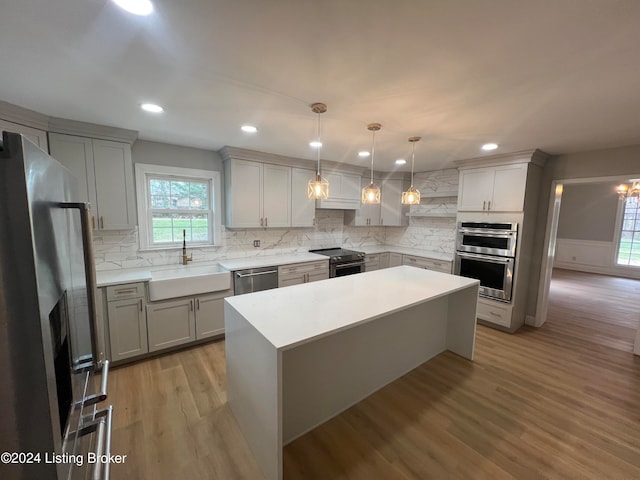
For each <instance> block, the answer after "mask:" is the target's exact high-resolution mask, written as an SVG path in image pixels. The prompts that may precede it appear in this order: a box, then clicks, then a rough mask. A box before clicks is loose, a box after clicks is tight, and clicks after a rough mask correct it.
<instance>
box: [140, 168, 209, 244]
mask: <svg viewBox="0 0 640 480" xmlns="http://www.w3.org/2000/svg"><path fill="white" fill-rule="evenodd" d="M136 185H137V188H138V191H137V197H138V225H139V228H140V246H141V248H142V249H153V248H163V247H164V248H173V247H180V246H182V239H183V231H184V232H185V234H186V240H187V243H188V244H189V245H192V246H193V245H196V246H197V245H214V244H215V240H216V237H217V232H218V231H219V228H218V227H219V226H220V219H219V218H218V217H219V215H217V214H216V212H217V208H216V207H219V205H220V192H219V185H220V178H219V172H213V171H207V170H192V169H183V168H178V167H163V166H155V165H147V164H136Z"/></svg>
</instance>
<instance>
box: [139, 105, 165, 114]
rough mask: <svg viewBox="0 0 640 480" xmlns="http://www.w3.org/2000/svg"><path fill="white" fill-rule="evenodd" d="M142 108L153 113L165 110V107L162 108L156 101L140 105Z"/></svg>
mask: <svg viewBox="0 0 640 480" xmlns="http://www.w3.org/2000/svg"><path fill="white" fill-rule="evenodd" d="M140 108H141V109H143V110H144V111H145V112H151V113H162V112H164V108H162V107H161V106H160V105H156V104H155V103H143V104H142V105H140Z"/></svg>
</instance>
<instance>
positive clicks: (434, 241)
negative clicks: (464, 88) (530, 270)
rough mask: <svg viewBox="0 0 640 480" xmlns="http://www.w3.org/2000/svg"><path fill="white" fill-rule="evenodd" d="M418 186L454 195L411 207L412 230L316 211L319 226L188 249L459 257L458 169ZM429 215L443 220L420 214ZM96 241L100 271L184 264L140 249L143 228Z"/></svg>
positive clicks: (199, 252)
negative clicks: (401, 251)
mask: <svg viewBox="0 0 640 480" xmlns="http://www.w3.org/2000/svg"><path fill="white" fill-rule="evenodd" d="M414 184H415V186H416V188H418V189H419V190H420V192H422V193H423V195H424V194H426V195H428V194H429V193H430V192H431V193H433V192H439V193H440V194H443V193H451V194H452V196H450V197H449V196H447V197H433V198H431V197H427V196H425V197H424V198H423V200H422V202H421V204H420V205H416V206H411V213H412V216H410V217H409V225H408V226H406V227H381V226H371V227H350V226H346V225H344V211H342V210H316V225H315V226H314V227H313V228H288V229H287V228H282V229H275V228H273V229H271V228H270V229H243V230H227V229H226V228H224V227H222V232H221V239H220V245H218V246H215V247H203V248H191V247H189V246H188V245H187V248H188V251H189V254H193V261H194V262H215V261H217V260H221V259H223V258H245V257H252V256H260V255H277V254H288V253H296V252H307V251H309V250H310V249H315V248H330V247H335V246H342V247H344V248H353V249H356V250H357V248H358V247H363V246H375V245H382V244H388V245H398V246H403V247H411V248H417V249H420V250H425V251H431V252H439V253H445V254H453V250H454V247H455V227H456V220H455V211H456V198H455V195H457V189H458V171H457V170H456V169H449V170H440V171H436V172H423V173H417V174H416V175H415V178H414ZM424 212H432V213H435V214H437V215H443V216H442V217H440V216H436V217H427V216H418V215H420V214H421V213H422V214H424ZM414 214H415V216H414ZM444 215H449V216H444ZM254 240H260V247H257V248H256V247H254V246H253V241H254ZM93 243H94V255H95V261H96V270H98V271H104V270H117V269H120V268H143V267H152V266H160V265H175V264H178V263H179V262H180V256H181V254H182V251H181V249H179V248H176V249H171V250H162V251H141V250H139V243H138V231H137V230H130V231H129V230H125V231H101V232H96V233H95V234H94V239H93Z"/></svg>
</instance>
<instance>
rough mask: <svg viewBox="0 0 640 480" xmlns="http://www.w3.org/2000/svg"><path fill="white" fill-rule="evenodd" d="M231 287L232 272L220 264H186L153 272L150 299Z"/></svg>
mask: <svg viewBox="0 0 640 480" xmlns="http://www.w3.org/2000/svg"><path fill="white" fill-rule="evenodd" d="M229 288H231V273H230V272H229V271H228V270H225V269H224V268H222V267H221V266H220V265H218V264H214V265H185V266H179V267H173V268H168V269H166V270H157V271H155V272H151V280H149V299H150V300H151V301H155V300H164V299H166V298H176V297H185V296H187V295H197V294H200V293H208V292H217V291H219V290H227V289H229Z"/></svg>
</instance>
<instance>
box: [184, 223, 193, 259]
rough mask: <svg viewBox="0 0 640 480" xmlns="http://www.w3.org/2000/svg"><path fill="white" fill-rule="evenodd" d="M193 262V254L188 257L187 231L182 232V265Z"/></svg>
mask: <svg viewBox="0 0 640 480" xmlns="http://www.w3.org/2000/svg"><path fill="white" fill-rule="evenodd" d="M189 262H193V253H192V254H191V255H189V256H188V257H187V231H186V230H182V264H183V265H187V264H188V263H189Z"/></svg>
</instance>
